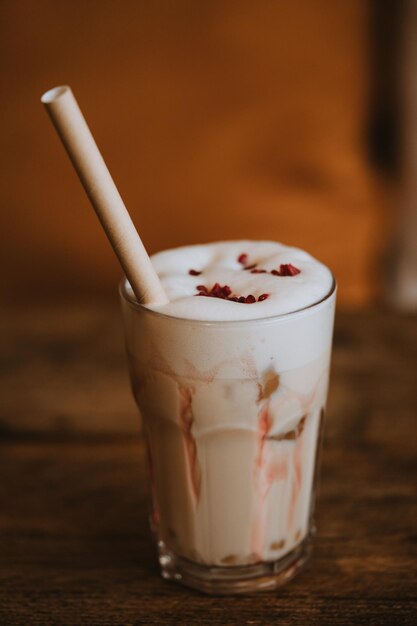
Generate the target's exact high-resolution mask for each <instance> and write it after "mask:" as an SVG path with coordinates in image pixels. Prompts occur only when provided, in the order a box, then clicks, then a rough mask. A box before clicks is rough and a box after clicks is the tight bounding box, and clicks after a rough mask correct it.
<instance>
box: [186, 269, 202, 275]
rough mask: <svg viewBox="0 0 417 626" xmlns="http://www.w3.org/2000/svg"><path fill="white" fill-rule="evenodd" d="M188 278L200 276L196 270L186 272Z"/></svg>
mask: <svg viewBox="0 0 417 626" xmlns="http://www.w3.org/2000/svg"><path fill="white" fill-rule="evenodd" d="M188 273H189V275H190V276H200V274H201V272H199V271H198V270H188Z"/></svg>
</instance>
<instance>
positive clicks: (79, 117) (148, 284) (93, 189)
mask: <svg viewBox="0 0 417 626" xmlns="http://www.w3.org/2000/svg"><path fill="white" fill-rule="evenodd" d="M41 102H42V103H43V104H44V105H45V108H46V110H47V111H48V114H49V116H50V118H51V120H52V123H53V125H54V126H55V129H56V131H57V133H58V135H59V136H60V138H61V140H62V143H63V144H64V147H65V149H66V151H67V153H68V155H69V157H70V159H71V161H72V164H73V165H74V167H75V169H76V171H77V174H78V176H79V177H80V180H81V182H82V184H83V186H84V189H85V191H86V192H87V195H88V197H89V198H90V201H91V204H92V205H93V207H94V210H95V212H96V213H97V216H98V218H99V220H100V222H101V225H102V226H103V228H104V230H105V233H106V235H107V237H108V239H109V241H110V243H111V245H112V247H113V250H114V251H115V253H116V255H117V257H118V259H119V261H120V264H121V265H122V267H123V270H124V272H125V274H126V276H127V278H128V280H129V283H130V284H131V286H132V289H133V291H134V293H135V296H136V298H137V299H138V301H139V302H140V303H142V304H165V303H166V302H168V298H167V296H166V294H165V292H164V289H163V287H162V285H161V282H160V280H159V278H158V276H157V274H156V272H155V270H154V268H153V266H152V263H151V260H150V258H149V256H148V254H147V252H146V250H145V248H144V245H143V243H142V241H141V239H140V237H139V235H138V233H137V231H136V228H135V227H134V225H133V222H132V220H131V218H130V215H129V213H128V211H127V209H126V207H125V205H124V202H123V200H122V198H121V196H120V194H119V192H118V191H117V188H116V185H115V184H114V181H113V179H112V177H111V176H110V172H109V170H108V169H107V166H106V164H105V162H104V159H103V157H102V156H101V154H100V151H99V149H98V148H97V145H96V142H95V141H94V138H93V136H92V134H91V132H90V129H89V128H88V126H87V122H86V121H85V119H84V116H83V114H82V113H81V110H80V107H79V106H78V103H77V101H76V99H75V98H74V95H73V93H72V91H71V88H70V87H67V86H62V87H55V88H54V89H50V90H49V91H47V92H46V93H44V94H43V96H42V97H41Z"/></svg>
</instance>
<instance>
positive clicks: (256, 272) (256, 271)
mask: <svg viewBox="0 0 417 626" xmlns="http://www.w3.org/2000/svg"><path fill="white" fill-rule="evenodd" d="M250 273H251V274H266V270H251V272H250Z"/></svg>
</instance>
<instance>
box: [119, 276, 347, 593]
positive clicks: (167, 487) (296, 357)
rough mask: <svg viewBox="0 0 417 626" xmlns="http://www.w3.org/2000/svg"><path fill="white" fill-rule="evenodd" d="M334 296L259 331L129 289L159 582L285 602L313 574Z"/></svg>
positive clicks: (128, 323) (126, 308)
mask: <svg viewBox="0 0 417 626" xmlns="http://www.w3.org/2000/svg"><path fill="white" fill-rule="evenodd" d="M335 298H336V288H335V284H333V286H332V289H331V291H330V292H329V293H328V294H327V296H326V297H325V298H324V299H323V300H321V301H320V302H317V303H315V304H313V305H311V306H308V307H306V308H304V309H302V310H299V311H294V312H291V313H288V314H285V315H277V316H274V317H268V318H263V319H254V320H249V321H225V322H220V321H215V322H204V321H199V320H195V321H194V320H190V319H181V318H178V317H171V316H168V315H164V314H161V313H158V312H155V311H152V310H150V309H147V308H146V307H144V306H142V305H140V304H138V303H137V301H136V300H135V298H134V296H133V295H132V294H131V292H130V290H129V288H128V286H127V284H126V282H124V283H123V284H122V286H121V299H122V308H123V319H124V327H125V334H126V345H127V353H128V360H129V366H130V373H131V382H132V388H133V393H134V396H135V399H136V402H137V404H138V407H139V409H140V413H141V415H142V419H143V427H144V434H145V439H146V443H147V448H148V452H149V467H150V475H151V484H152V500H153V503H152V516H151V519H152V529H153V531H154V533H155V536H156V540H157V545H158V550H159V562H160V567H161V572H162V576H163V577H164V578H167V579H173V580H177V581H179V582H182V583H183V584H185V585H188V586H190V587H194V588H197V589H200V590H202V591H205V592H208V593H215V594H223V593H244V592H250V591H254V590H258V589H259V590H265V589H274V588H276V587H277V586H278V585H280V584H282V583H283V582H285V581H286V580H288V579H289V578H291V577H292V576H293V575H294V574H295V573H296V572H297V571H298V570H299V568H300V567H301V565H302V564H303V563H304V562H305V560H306V557H307V555H308V553H309V546H310V540H311V535H312V532H313V504H314V490H315V484H316V479H315V475H316V465H317V452H318V449H319V440H320V432H321V428H322V421H323V414H324V408H325V404H326V396H327V387H328V378H329V365H330V355H331V342H332V330H333V318H334V309H335Z"/></svg>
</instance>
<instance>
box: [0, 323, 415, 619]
mask: <svg viewBox="0 0 417 626" xmlns="http://www.w3.org/2000/svg"><path fill="white" fill-rule="evenodd" d="M109 319H110V318H109ZM415 322H416V320H415V318H414V319H413V318H411V317H409V318H396V317H394V316H391V315H389V314H379V315H377V314H364V315H357V316H355V315H347V316H343V317H340V318H339V320H338V323H337V332H336V342H335V357H334V362H333V378H332V387H331V401H330V406H329V413H328V420H327V429H326V437H325V445H324V453H323V464H322V480H321V488H320V493H319V499H318V508H317V516H316V518H317V526H318V533H317V537H316V542H315V549H314V552H313V557H312V559H311V562H310V563H309V565H308V566H307V568H306V569H305V571H304V572H303V573H301V575H300V576H299V577H297V578H296V579H295V580H294V581H292V582H291V583H290V584H288V586H286V587H283V588H282V589H280V590H279V591H278V592H276V593H269V594H259V595H256V596H250V597H249V596H248V597H226V598H210V597H206V596H204V595H201V594H199V593H197V592H193V591H190V590H186V589H182V588H181V587H180V586H177V585H175V584H172V583H167V582H165V581H163V580H162V579H161V578H160V577H159V574H158V570H157V566H156V558H155V553H154V549H153V547H152V545H151V542H150V536H149V531H148V526H147V487H146V471H145V459H144V449H143V443H142V440H141V437H140V435H139V434H138V432H136V434H135V433H132V434H123V433H119V434H117V433H114V434H112V435H109V433H108V431H107V434H106V433H103V432H102V431H101V432H100V431H98V432H96V433H95V434H94V433H93V432H89V433H88V436H87V435H86V434H85V433H84V432H83V431H78V430H77V429H73V430H72V431H64V432H62V431H61V432H59V431H58V432H57V431H54V430H50V431H48V432H45V431H43V432H41V431H40V432H38V433H37V434H36V436H35V434H34V433H33V432H32V433H30V432H26V431H25V430H24V429H21V428H19V429H17V430H16V431H14V432H11V431H10V429H9V430H8V431H7V433H6V432H5V431H3V435H4V437H3V442H2V443H1V445H0V477H1V480H0V502H1V503H2V505H1V507H0V624H5V625H6V624H7V626H8V625H10V626H14V625H20V624H22V625H23V624H24V625H25V626H26V625H27V624H34V625H39V626H40V625H42V626H49V625H52V624H65V625H66V626H72V625H74V626H75V625H77V626H83V625H84V624H104V625H107V624H108V625H110V624H111V625H118V624H120V625H122V624H123V625H130V624H132V625H142V624H150V625H154V624H179V625H187V626H188V625H190V626H192V625H194V624H202V623H203V624H222V625H229V624H230V625H232V624H233V625H235V624H236V625H237V624H239V625H240V624H248V625H249V624H251V625H258V624H259V625H262V624H265V625H270V624H275V623H277V624H283V625H287V624H288V625H289V624H291V625H298V624H299V625H300V626H301V625H302V626H305V624H318V625H320V626H327V625H329V626H330V625H332V626H334V625H336V624H341V625H344V624H346V625H349V626H350V625H356V624H358V625H362V624H364V625H365V624H366V626H369V625H371V624H398V625H402V624H404V625H411V624H415V623H416V617H417V593H416V589H417V575H416V561H417V545H416V543H417V542H416V539H417V530H416V520H417V498H416V496H417V487H416V478H415V477H416V470H417V462H416V456H417V455H416V421H415V418H416V414H415V399H416V362H417V360H416V350H417V345H416V340H415V335H416V324H415ZM103 324H104V326H106V324H105V323H104V322H103ZM74 332H75V331H74V330H72V331H71V329H70V328H69V329H67V330H63V331H62V332H61V335H60V336H61V338H62V341H64V339H63V338H64V337H67V339H66V341H68V342H70V341H71V340H72V339H73V337H74ZM52 335H54V332H52ZM43 336H45V335H43ZM58 345H59V342H58ZM101 349H103V348H101ZM83 354H84V353H83ZM45 358H47V357H45ZM78 358H79V357H78V356H77V352H76V351H75V352H74V353H73V354H72V355H71V358H70V362H72V363H73V367H75V363H77V360H78ZM92 358H93V357H92ZM111 367H114V361H113V365H112V366H111ZM118 367H119V366H118ZM120 367H121V368H122V367H124V365H123V364H122V362H121V361H120ZM71 380H72V379H71ZM22 406H23V404H22ZM27 411H28V414H30V406H28V407H27ZM6 434H7V436H6Z"/></svg>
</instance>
